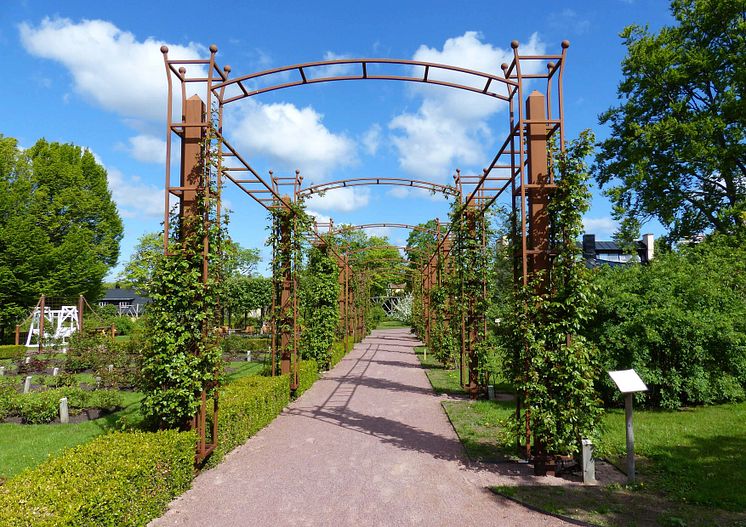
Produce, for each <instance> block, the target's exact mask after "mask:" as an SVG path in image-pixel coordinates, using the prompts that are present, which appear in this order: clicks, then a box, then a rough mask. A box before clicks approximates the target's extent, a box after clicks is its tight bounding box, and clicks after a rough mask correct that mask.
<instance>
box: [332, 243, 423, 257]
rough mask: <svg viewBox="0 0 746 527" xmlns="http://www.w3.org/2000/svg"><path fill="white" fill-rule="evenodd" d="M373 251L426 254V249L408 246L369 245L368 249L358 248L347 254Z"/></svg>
mask: <svg viewBox="0 0 746 527" xmlns="http://www.w3.org/2000/svg"><path fill="white" fill-rule="evenodd" d="M373 249H399V250H402V251H420V252H424V249H421V248H420V247H410V246H408V245H369V246H367V247H358V248H357V249H354V250H352V251H349V252H347V254H350V255H352V254H358V253H361V252H365V251H370V250H373Z"/></svg>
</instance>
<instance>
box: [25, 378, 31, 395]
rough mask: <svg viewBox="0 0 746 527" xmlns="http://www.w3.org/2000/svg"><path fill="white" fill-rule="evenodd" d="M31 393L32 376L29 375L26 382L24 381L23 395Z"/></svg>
mask: <svg viewBox="0 0 746 527" xmlns="http://www.w3.org/2000/svg"><path fill="white" fill-rule="evenodd" d="M30 391H31V375H28V376H27V377H26V380H25V381H23V393H28V392H30Z"/></svg>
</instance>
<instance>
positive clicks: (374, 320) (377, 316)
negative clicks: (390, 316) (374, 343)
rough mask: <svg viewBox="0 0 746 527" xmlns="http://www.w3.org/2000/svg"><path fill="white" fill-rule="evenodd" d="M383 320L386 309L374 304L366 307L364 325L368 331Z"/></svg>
mask: <svg viewBox="0 0 746 527" xmlns="http://www.w3.org/2000/svg"><path fill="white" fill-rule="evenodd" d="M384 320H386V311H384V310H383V308H382V307H381V306H380V305H378V304H375V305H372V306H369V307H368V312H367V316H366V317H365V326H366V328H367V330H368V331H372V330H374V329H376V328H377V327H378V325H379V324H380V323H381V322H383V321H384Z"/></svg>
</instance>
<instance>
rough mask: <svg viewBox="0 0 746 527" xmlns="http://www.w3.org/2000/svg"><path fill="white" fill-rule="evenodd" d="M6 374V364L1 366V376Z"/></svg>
mask: <svg viewBox="0 0 746 527" xmlns="http://www.w3.org/2000/svg"><path fill="white" fill-rule="evenodd" d="M3 375H5V366H0V377H2V376H3Z"/></svg>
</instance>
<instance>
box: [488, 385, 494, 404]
mask: <svg viewBox="0 0 746 527" xmlns="http://www.w3.org/2000/svg"><path fill="white" fill-rule="evenodd" d="M487 399H489V400H490V401H494V400H495V385H494V384H490V385H488V386H487Z"/></svg>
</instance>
